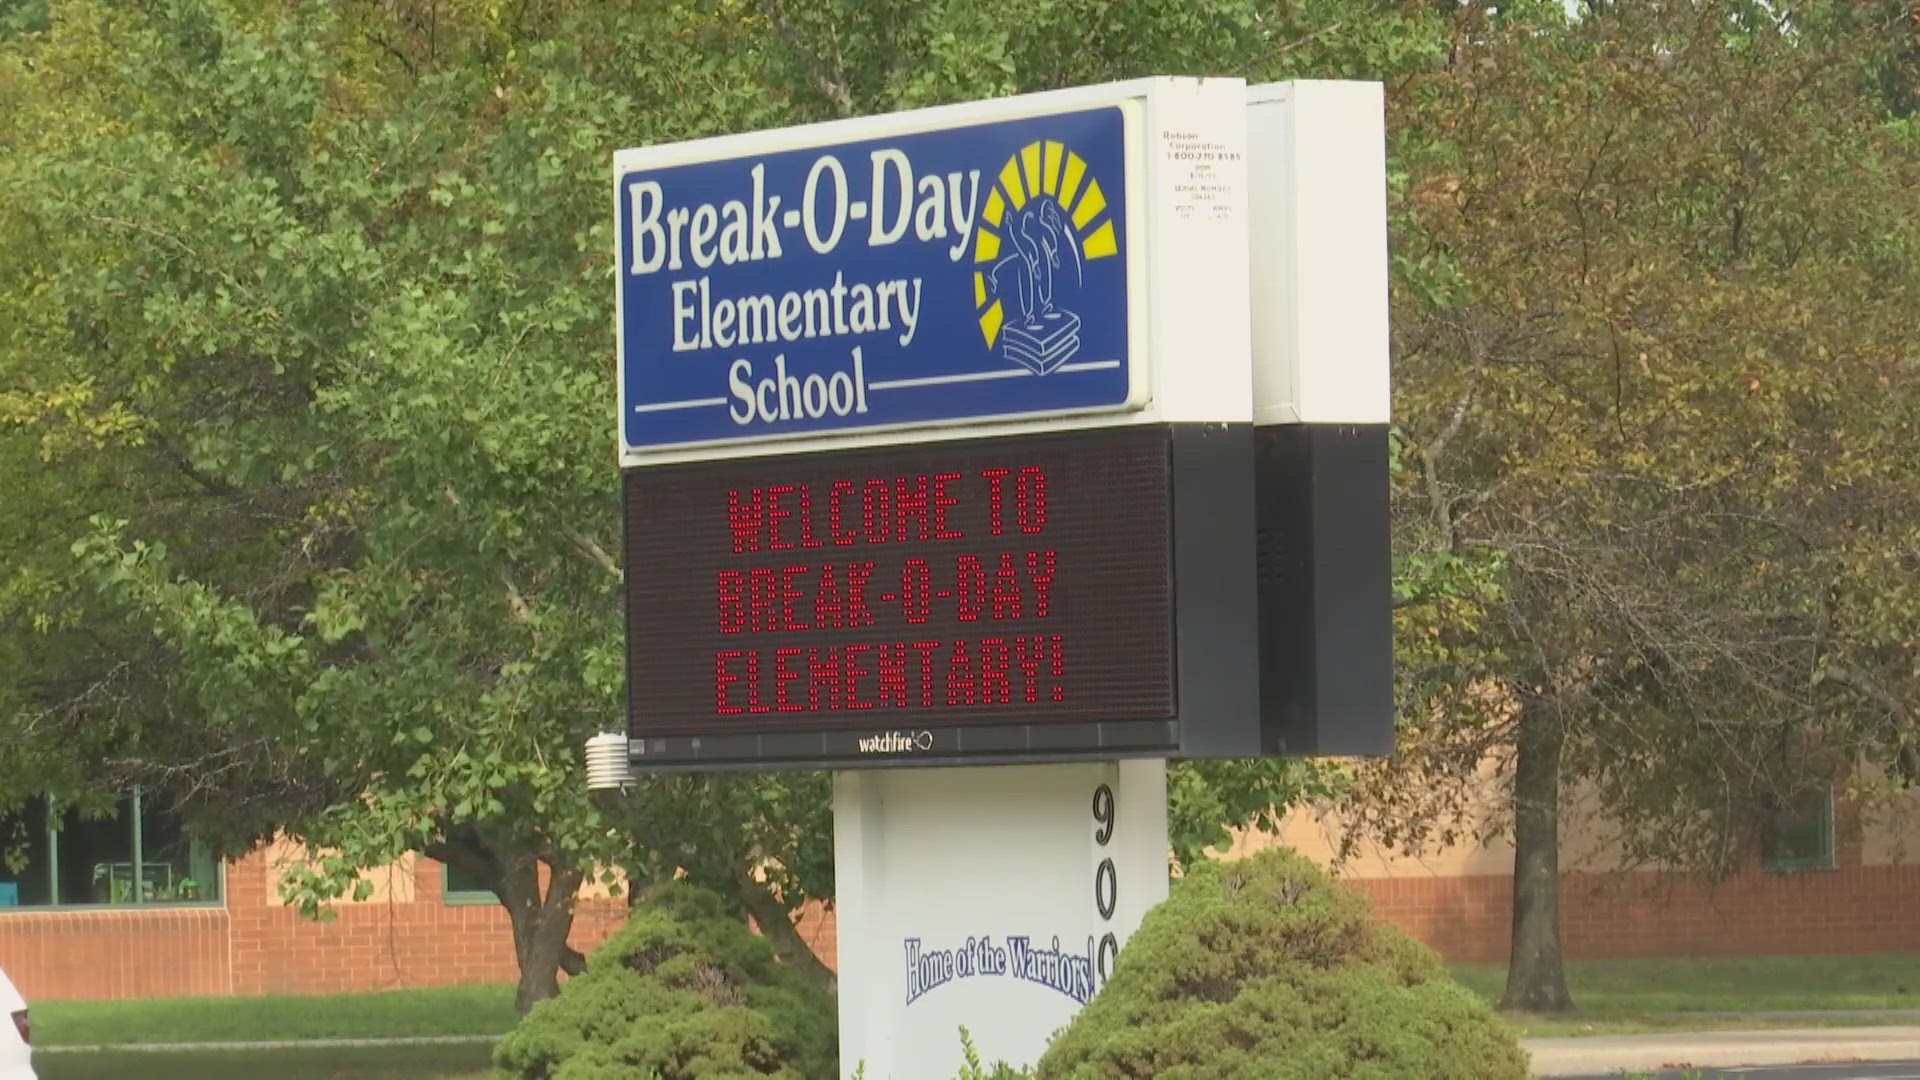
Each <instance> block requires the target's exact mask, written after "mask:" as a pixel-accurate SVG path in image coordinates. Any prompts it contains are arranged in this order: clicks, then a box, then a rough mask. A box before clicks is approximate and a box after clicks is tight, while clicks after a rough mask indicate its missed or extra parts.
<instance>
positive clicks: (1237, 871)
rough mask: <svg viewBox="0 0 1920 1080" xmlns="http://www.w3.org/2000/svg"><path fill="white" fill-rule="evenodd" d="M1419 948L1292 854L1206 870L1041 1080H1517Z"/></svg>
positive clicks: (1497, 1043)
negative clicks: (1117, 1079) (1333, 1079)
mask: <svg viewBox="0 0 1920 1080" xmlns="http://www.w3.org/2000/svg"><path fill="white" fill-rule="evenodd" d="M1527 1074H1528V1069H1527V1058H1526V1054H1525V1053H1524V1052H1523V1051H1522V1050H1521V1049H1520V1046H1519V1043H1518V1042H1517V1041H1516V1040H1515V1038H1514V1036H1513V1034H1512V1033H1511V1032H1510V1031H1508V1030H1507V1029H1506V1028H1505V1027H1503V1026H1502V1025H1501V1024H1500V1023H1499V1022H1498V1021H1497V1020H1496V1019H1495V1018H1494V1016H1493V1013H1492V1011H1491V1010H1490V1009H1489V1008H1488V1007H1487V1005H1486V1003H1485V1002H1483V1001H1482V1000H1480V998H1478V997H1477V996H1475V995H1474V994H1472V993H1470V992H1469V991H1467V990H1466V989H1465V988H1463V987H1461V986H1460V985H1459V984H1457V983H1455V982H1454V981H1453V980H1451V979H1450V978H1448V976H1447V974H1446V972H1445V971H1444V970H1443V969H1442V968H1441V966H1440V963H1439V961H1438V959H1437V958H1436V957H1435V956H1434V954H1433V953H1432V952H1431V951H1430V950H1428V949H1427V948H1426V947H1425V946H1424V945H1421V944H1420V943H1418V942H1416V941H1414V940H1413V939H1411V938H1409V937H1407V936H1406V935H1405V934H1404V933H1402V932H1401V931H1400V930H1399V929H1397V928H1395V927H1393V926H1391V925H1389V924H1386V923H1383V922H1379V921H1376V920H1374V919H1373V918H1371V914H1370V912H1369V906H1368V903H1367V901H1366V899H1365V897H1363V896H1361V895H1360V894H1359V893H1357V892H1355V891H1353V890H1351V889H1348V888H1345V887H1343V886H1341V885H1339V884H1337V883H1336V882H1334V881H1333V880H1332V879H1331V878H1330V877H1329V876H1328V875H1327V874H1326V872H1325V871H1323V870H1321V869H1320V868H1319V867H1317V866H1315V865H1314V864H1313V863H1311V862H1309V861H1307V860H1306V859H1304V858H1302V857H1300V856H1299V855H1297V854H1295V853H1293V852H1291V851H1280V850H1275V851H1269V852H1264V853H1262V854H1260V855H1257V856H1255V857H1253V858H1250V859H1246V860H1243V861H1239V862H1230V863H1215V862H1208V863H1201V864H1199V865H1196V866H1194V867H1193V868H1192V869H1191V871H1190V872H1189V873H1188V874H1187V875H1186V876H1185V877H1184V878H1183V879H1181V880H1180V881H1179V882H1177V883H1176V884H1175V885H1174V887H1173V890H1172V894H1171V896H1170V897H1169V898H1168V899H1167V901H1166V902H1165V903H1163V904H1161V905H1160V906H1158V907H1156V908H1154V909H1153V911H1152V912H1150V913H1149V914H1148V915H1147V918H1146V921H1145V922H1143V923H1142V924H1141V926H1140V929H1139V930H1138V931H1137V932H1136V933H1135V934H1134V935H1133V936H1132V937H1131V938H1129V939H1128V941H1127V944H1126V948H1124V949H1123V950H1121V956H1120V959H1119V961H1118V963H1117V965H1116V967H1115V971H1114V974H1113V978H1112V980H1111V981H1110V982H1108V983H1107V985H1106V986H1105V987H1104V988H1102V989H1101V991H1100V992H1099V993H1098V994H1097V995H1095V996H1094V999H1093V1001H1092V1002H1091V1003H1089V1004H1088V1006H1087V1007H1086V1008H1085V1009H1084V1010H1082V1011H1081V1012H1080V1014H1079V1015H1078V1016H1077V1017H1075V1019H1074V1021H1073V1023H1072V1024H1071V1025H1069V1026H1068V1027H1067V1029H1066V1030H1065V1031H1064V1032H1063V1033H1062V1034H1061V1035H1060V1036H1059V1037H1058V1038H1057V1039H1056V1040H1055V1041H1054V1043H1053V1045H1052V1046H1051V1047H1049V1048H1048V1050H1047V1053H1046V1055H1045V1056H1044V1057H1043V1058H1042V1059H1041V1061H1040V1066H1039V1069H1038V1070H1037V1075H1038V1076H1039V1077H1040V1078H1041V1080H1113V1078H1115V1077H1154V1078H1156V1080H1255V1078H1258V1080H1292V1078H1299V1080H1325V1078H1328V1077H1342V1078H1345V1080H1412V1078H1427V1080H1526V1077H1527Z"/></svg>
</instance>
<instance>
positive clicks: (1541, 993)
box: [1500, 695, 1573, 1013]
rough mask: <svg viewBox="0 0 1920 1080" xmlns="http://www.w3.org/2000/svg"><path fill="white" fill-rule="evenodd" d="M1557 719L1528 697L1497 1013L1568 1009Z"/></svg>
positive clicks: (1516, 780) (1516, 779) (1517, 768)
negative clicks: (1508, 941) (1509, 927)
mask: <svg viewBox="0 0 1920 1080" xmlns="http://www.w3.org/2000/svg"><path fill="white" fill-rule="evenodd" d="M1565 741H1566V732H1565V729H1564V728H1562V727H1561V725H1560V718H1559V717H1558V716H1555V715H1553V714H1552V712H1551V710H1550V709H1549V708H1548V707H1547V706H1546V705H1544V704H1543V703H1542V702H1541V701H1540V700H1539V699H1537V698H1535V697H1532V696H1531V695H1529V696H1528V697H1526V698H1525V699H1524V700H1523V701H1522V702H1521V706H1520V734H1519V747H1518V750H1519V753H1518V756H1517V760H1516V762H1515V764H1514V774H1513V946H1512V959H1511V960H1510V961H1509V962H1508V965H1507V991H1506V994H1505V996H1503V997H1502V998H1501V999H1500V1007H1501V1008H1502V1009H1513V1010H1520V1011H1525V1012H1538V1013H1563V1012H1572V1011H1573V995H1572V994H1569V993H1568V992H1567V972H1566V966H1565V964H1564V963H1563V962H1562V958H1561V955H1560V750H1561V747H1562V745H1563V744H1564V743H1565Z"/></svg>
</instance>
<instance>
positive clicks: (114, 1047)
mask: <svg viewBox="0 0 1920 1080" xmlns="http://www.w3.org/2000/svg"><path fill="white" fill-rule="evenodd" d="M499 1041H500V1036H498V1035H413V1036H399V1037H395V1038H389V1039H269V1040H262V1041H260V1042H192V1043H113V1044H105V1045H103V1044H94V1045H91V1046H48V1045H46V1044H40V1045H36V1046H35V1047H34V1048H33V1052H34V1054H35V1056H38V1055H40V1054H104V1053H116V1054H117V1053H155V1054H164V1053H167V1052H168V1051H172V1050H302V1049H319V1050H326V1049H332V1048H345V1047H357V1046H435V1045H445V1044H448V1043H490V1042H499Z"/></svg>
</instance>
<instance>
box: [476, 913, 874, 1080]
mask: <svg viewBox="0 0 1920 1080" xmlns="http://www.w3.org/2000/svg"><path fill="white" fill-rule="evenodd" d="M835 1042H836V1020H835V1015H834V1002H833V998H832V996H831V995H829V994H828V993H826V992H824V991H822V990H820V989H818V988H816V987H813V986H811V985H808V984H807V983H805V982H804V981H803V980H801V979H800V978H799V977H798V976H796V975H795V974H794V973H793V972H792V971H791V970H790V969H788V968H786V967H783V966H782V965H780V964H779V963H778V962H776V961H775V959H774V956H773V949H772V947H771V946H770V945H768V943H767V942H766V940H765V939H764V938H761V937H759V936H757V935H755V934H754V933H753V932H752V931H751V930H749V929H748V928H747V926H746V921H745V920H744V919H743V918H742V917H741V916H740V913H739V912H738V911H737V910H733V909H730V908H729V907H728V906H727V905H726V904H725V902H723V901H722V900H721V899H720V898H719V897H717V896H715V895H714V894H712V893H710V892H706V891H704V890H701V889H696V888H693V887H691V886H687V885H684V884H680V883H672V884H669V885H666V886H663V887H661V888H660V889H657V890H655V892H654V893H653V894H652V895H651V896H649V897H648V898H647V901H646V902H645V904H643V905H642V906H640V907H638V908H636V909H635V910H634V912H633V914H632V915H631V916H630V917H629V918H628V920H627V924H626V926H624V927H622V928H621V930H620V931H619V933H617V934H615V935H614V936H613V937H612V938H610V939H608V941H607V943H606V944H604V945H602V946H601V947H600V948H599V949H598V950H596V951H595V952H594V954H593V957H592V959H591V960H590V961H589V962H588V965H587V970H586V971H585V972H583V973H581V974H580V975H579V976H578V977H577V978H574V979H572V980H569V981H568V982H567V984H566V987H565V988H564V989H563V990H562V992H561V994H560V996H559V997H557V998H554V999H553V1000H551V1001H543V1002H541V1003H540V1004H539V1005H537V1006H535V1007H534V1009H533V1011H532V1012H531V1013H529V1014H528V1015H527V1017H526V1019H525V1020H523V1021H521V1022H520V1025H519V1026H518V1027H517V1028H515V1029H514V1030H513V1031H512V1032H511V1033H509V1034H508V1035H507V1037H506V1038H505V1039H503V1040H502V1041H501V1043H500V1046H499V1048H498V1050H496V1052H495V1054H494V1064H495V1065H497V1066H498V1067H499V1068H500V1069H502V1070H503V1071H505V1072H506V1073H507V1074H508V1075H510V1076H515V1077H521V1078H524V1080H649V1078H651V1080H726V1078H729V1077H754V1078H757V1080H828V1078H831V1077H835V1076H837V1075H838V1058H837V1055H836V1049H835Z"/></svg>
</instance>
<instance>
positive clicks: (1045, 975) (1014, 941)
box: [833, 761, 1167, 1080]
mask: <svg viewBox="0 0 1920 1080" xmlns="http://www.w3.org/2000/svg"><path fill="white" fill-rule="evenodd" d="M1166 778H1167V774H1166V763H1165V762H1163V761H1119V762H1087V763H1074V764H1061V765H1003V766H988V767H984V768H961V769H914V770H892V771H873V772H842V773H837V774H835V776H834V789H833V791H834V797H833V812H834V835H833V848H834V873H835V889H836V896H837V903H838V918H839V928H840V932H839V943H840V944H839V949H840V964H839V975H840V1060H841V1073H842V1075H843V1076H852V1075H854V1073H855V1072H856V1070H858V1069H860V1068H861V1067H862V1066H864V1068H865V1075H866V1076H868V1077H902V1078H906V1077H940V1078H943V1080H947V1078H951V1077H952V1076H953V1075H954V1074H955V1073H956V1071H957V1070H958V1068H959V1066H960V1062H961V1056H960V1055H961V1044H960V1031H959V1029H960V1027H961V1026H962V1025H965V1026H966V1027H967V1028H968V1030H969V1032H970V1034H971V1036H972V1038H973V1042H974V1045H975V1047H976V1048H977V1049H978V1050H979V1052H980V1054H981V1056H982V1057H983V1058H984V1059H986V1060H988V1061H994V1060H1003V1061H1008V1062H1016V1063H1020V1064H1025V1065H1030V1064H1032V1063H1033V1062H1035V1061H1037V1060H1039V1057H1040V1055H1041V1053H1042V1052H1043V1051H1045V1050H1046V1047H1047V1041H1048V1039H1049V1038H1050V1037H1051V1036H1052V1035H1053V1033H1054V1032H1056V1031H1058V1030H1059V1029H1060V1028H1062V1027H1064V1026H1066V1024H1067V1023H1068V1022H1069V1021H1070V1020H1072V1019H1073V1016H1074V1014H1075V1013H1076V1012H1078V1011H1079V1010H1080V1008H1081V1006H1083V1005H1085V1004H1086V1002H1087V1000H1088V998H1090V997H1091V996H1092V994H1093V993H1094V992H1095V991H1096V990H1097V989H1098V988H1099V987H1100V985H1101V984H1102V983H1103V982H1105V980H1106V977H1107V975H1108V974H1110V973H1111V971H1112V967H1113V961H1114V958H1115V957H1116V956H1117V954H1118V952H1119V949H1120V946H1121V944H1122V943H1124V942H1125V941H1126V939H1127V937H1128V936H1129V935H1130V934H1132V933H1133V931H1134V929H1135V928H1137V927H1138V926H1139V925H1140V920H1141V919H1142V918H1143V917H1145V915H1146V913H1147V910H1148V909H1149V908H1151V907H1153V905H1155V904H1157V903H1159V902H1160V901H1161V900H1164V899H1166V895H1167V783H1166Z"/></svg>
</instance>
